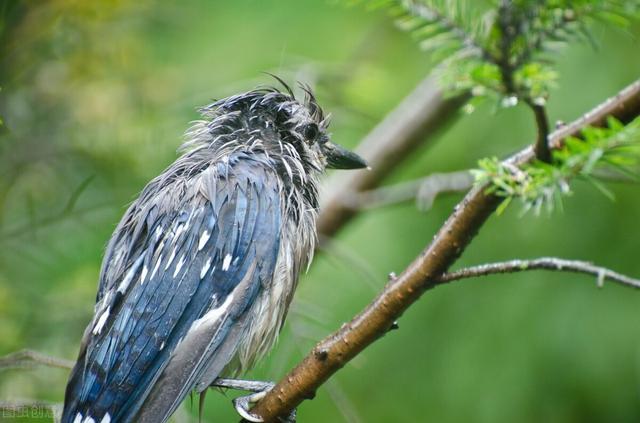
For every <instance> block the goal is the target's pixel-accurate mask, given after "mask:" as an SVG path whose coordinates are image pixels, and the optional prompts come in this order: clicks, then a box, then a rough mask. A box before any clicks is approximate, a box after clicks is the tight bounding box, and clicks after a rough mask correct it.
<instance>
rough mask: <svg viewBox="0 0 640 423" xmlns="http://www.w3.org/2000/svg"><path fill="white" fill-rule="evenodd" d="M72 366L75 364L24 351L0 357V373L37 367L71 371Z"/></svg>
mask: <svg viewBox="0 0 640 423" xmlns="http://www.w3.org/2000/svg"><path fill="white" fill-rule="evenodd" d="M74 364H75V362H74V361H71V360H65V359H63V358H57V357H53V356H49V355H45V354H42V353H39V352H37V351H33V350H26V349H25V350H20V351H18V352H14V353H11V354H8V355H5V356H4V357H0V371H3V370H10V369H24V368H31V367H36V366H38V365H42V366H47V367H57V368H59V369H71V368H73V365H74Z"/></svg>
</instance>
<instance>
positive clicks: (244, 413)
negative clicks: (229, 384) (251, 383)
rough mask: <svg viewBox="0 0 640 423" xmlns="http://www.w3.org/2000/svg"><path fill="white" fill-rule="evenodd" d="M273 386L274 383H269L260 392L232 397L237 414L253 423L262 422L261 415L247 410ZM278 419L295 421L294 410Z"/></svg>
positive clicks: (283, 422)
mask: <svg viewBox="0 0 640 423" xmlns="http://www.w3.org/2000/svg"><path fill="white" fill-rule="evenodd" d="M273 386H274V384H271V386H269V387H268V388H267V389H265V390H263V391H261V392H257V393H255V394H251V395H246V396H243V397H238V398H236V399H234V400H233V406H234V407H235V409H236V411H237V412H238V414H240V417H242V418H243V419H245V420H247V421H250V422H255V423H262V422H264V420H263V419H262V417H260V416H258V415H256V414H253V413H252V412H251V411H249V410H250V408H251V405H252V404H255V403H257V402H258V401H260V400H261V399H262V398H264V397H265V396H266V395H267V392H269V391H270V390H271V389H272V388H273ZM279 420H280V421H281V422H282V423H296V410H295V409H294V410H293V411H291V413H290V414H289V415H288V416H287V417H285V418H282V417H281V418H279Z"/></svg>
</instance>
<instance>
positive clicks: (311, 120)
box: [62, 84, 366, 423]
mask: <svg viewBox="0 0 640 423" xmlns="http://www.w3.org/2000/svg"><path fill="white" fill-rule="evenodd" d="M283 85H284V84H283ZM302 88H303V89H304V91H305V95H304V98H303V99H301V100H298V99H296V97H295V96H294V94H293V93H292V90H291V89H290V88H289V87H287V86H286V85H284V88H283V89H276V88H261V89H256V90H253V91H249V92H246V93H243V94H239V95H235V96H232V97H229V98H226V99H223V100H219V101H216V102H214V103H213V104H211V105H209V106H206V107H204V108H202V109H201V113H202V120H199V121H196V122H195V123H194V124H193V126H192V127H191V129H189V130H188V131H187V133H186V141H185V143H184V144H183V146H182V147H181V150H180V151H181V153H182V155H181V156H180V157H179V158H178V159H177V160H176V161H175V162H174V163H173V164H171V165H170V166H169V167H168V168H167V169H166V170H165V171H164V172H162V174H160V175H159V176H158V177H156V178H155V179H153V180H152V181H151V182H150V183H149V184H148V185H147V186H146V187H145V188H144V189H143V190H142V193H141V194H140V196H139V198H138V199H136V200H135V201H134V202H133V204H131V206H130V207H129V209H128V210H127V211H126V213H125V215H124V217H123V218H122V220H121V221H120V223H119V225H118V226H117V228H116V229H115V231H114V233H113V235H112V237H111V240H110V241H109V244H108V246H107V249H106V253H105V257H104V261H103V264H102V269H101V273H100V281H99V287H98V294H97V299H96V304H95V310H94V316H93V319H92V321H91V322H90V324H89V325H88V327H87V329H86V331H85V334H84V337H83V340H82V344H81V347H80V353H79V357H78V360H77V363H76V365H75V367H74V369H73V371H72V373H71V376H70V379H69V382H68V385H67V389H66V395H65V403H64V411H63V417H62V422H63V423H110V422H111V423H114V422H133V421H135V422H153V423H158V422H164V421H166V420H167V419H168V418H169V417H170V416H171V415H172V413H174V412H175V410H176V408H177V407H178V406H179V405H180V403H181V402H182V401H183V400H184V399H185V397H186V396H187V395H189V393H191V392H194V391H195V392H197V393H203V392H205V391H206V390H207V388H208V387H209V386H210V385H211V384H212V383H213V382H214V381H215V380H216V379H217V378H218V377H220V376H222V375H224V376H236V375H239V374H241V373H243V372H245V371H246V370H248V369H250V368H251V367H252V366H253V365H254V363H255V362H256V360H258V359H259V358H260V357H261V356H263V355H264V354H265V353H266V352H267V351H269V350H270V349H271V347H272V346H273V344H274V342H275V340H276V338H277V336H278V333H279V331H280V329H281V328H282V325H283V322H284V319H285V316H286V314H287V309H288V307H289V304H290V302H291V299H292V296H293V293H294V290H295V287H296V284H297V281H298V276H299V274H300V272H301V271H302V270H304V269H306V267H307V265H308V264H309V262H310V260H311V259H312V256H313V251H314V248H315V244H316V228H315V222H316V217H317V214H318V178H319V176H320V175H321V174H322V172H323V171H324V170H325V169H326V168H340V169H355V168H362V167H366V163H365V161H364V160H363V159H362V158H360V157H359V156H358V155H356V154H355V153H352V152H350V151H348V150H346V149H344V148H343V147H341V146H339V145H338V144H335V143H333V142H331V140H330V139H329V135H328V133H327V125H328V118H327V117H325V115H324V113H323V111H322V109H321V108H320V106H319V105H318V103H317V101H316V99H315V98H314V96H313V94H312V92H311V90H310V89H309V88H306V87H302ZM237 404H239V405H240V406H237V408H238V409H239V411H240V412H241V414H242V415H243V416H244V417H245V418H249V419H254V420H256V421H259V418H257V416H254V415H252V414H250V412H249V411H248V408H247V401H242V402H238V403H237Z"/></svg>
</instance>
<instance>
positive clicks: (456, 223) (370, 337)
mask: <svg viewBox="0 0 640 423" xmlns="http://www.w3.org/2000/svg"><path fill="white" fill-rule="evenodd" d="M638 115H640V81H636V82H634V83H633V84H631V85H630V86H628V87H627V88H625V89H624V90H622V91H621V92H620V93H619V94H618V95H616V96H615V97H613V98H611V99H609V100H607V101H605V102H604V103H602V104H601V105H599V106H597V107H596V108H594V109H593V110H591V111H590V112H588V113H586V114H585V115H583V116H582V117H580V118H578V119H577V120H575V121H574V122H572V123H571V124H569V125H566V126H564V127H562V128H560V129H558V130H557V131H555V132H554V133H552V134H551V135H550V137H549V138H550V145H551V146H552V147H555V148H557V147H558V146H560V145H561V144H562V141H563V140H564V139H565V138H566V137H567V136H579V135H580V131H581V129H582V128H584V127H585V126H602V125H604V124H605V123H606V119H607V117H608V116H615V117H616V118H617V119H618V120H620V121H622V122H623V123H627V122H629V121H630V120H632V119H633V118H635V117H637V116H638ZM534 157H535V156H534V151H533V148H532V147H531V146H529V147H527V148H525V149H524V150H522V151H521V152H519V153H517V154H516V155H514V156H512V157H511V158H510V159H508V161H509V162H510V163H512V164H514V165H518V164H522V163H525V162H528V161H531V160H532V159H533V158H534ZM485 190H486V187H485V186H479V187H475V188H473V189H472V190H471V191H470V192H469V193H468V194H467V195H466V196H465V197H464V199H463V200H462V201H461V202H460V203H459V204H458V205H457V206H456V208H455V209H454V212H453V214H452V215H451V216H450V217H449V218H448V219H447V221H446V222H445V223H444V225H443V226H442V228H441V229H440V231H439V232H438V233H437V235H436V236H435V238H434V239H433V241H432V242H431V243H430V244H429V245H428V246H427V247H426V248H425V249H424V250H423V251H422V252H421V253H420V255H418V257H416V259H415V260H414V261H413V262H412V263H411V264H410V265H409V266H408V267H407V268H406V269H405V270H404V272H402V274H400V275H399V276H398V277H397V278H392V279H391V280H390V281H389V283H388V284H387V285H386V287H385V288H384V290H383V291H382V292H381V293H380V294H379V295H378V296H377V297H376V298H375V299H374V300H373V301H372V302H371V303H370V304H369V305H368V306H367V307H366V308H365V309H364V310H363V311H362V312H360V313H359V314H358V315H356V316H355V317H354V318H353V319H352V320H351V321H350V322H348V323H346V324H344V325H343V326H342V327H341V328H340V329H339V330H338V331H336V332H335V333H333V334H331V335H329V336H328V337H327V338H325V339H324V340H322V341H320V342H319V343H318V344H317V345H316V346H315V347H314V348H313V349H312V350H311V352H310V353H309V354H308V355H307V356H306V357H305V358H304V359H303V360H302V362H300V363H299V364H298V365H297V366H296V367H295V368H294V369H293V370H291V371H290V372H289V374H287V375H286V376H285V377H284V378H283V379H282V380H281V381H280V382H279V383H278V384H277V385H276V386H275V387H274V389H273V390H271V391H270V392H269V393H267V395H266V396H265V397H264V398H263V399H262V400H261V401H260V402H258V404H256V406H255V407H254V408H253V409H252V413H254V414H256V415H258V416H260V417H261V418H262V419H264V420H265V421H274V420H275V419H276V418H277V417H278V416H283V415H287V414H288V413H289V412H290V411H291V410H292V409H294V408H295V407H297V406H298V405H299V404H300V403H301V402H302V401H304V400H305V399H308V398H312V397H313V396H314V394H315V391H316V390H317V389H318V387H320V386H321V385H322V384H323V383H324V382H325V381H326V380H327V379H329V377H331V376H332V375H333V374H334V373H335V372H337V371H338V370H339V369H340V368H342V367H343V366H344V365H345V364H346V363H347V362H349V361H350V360H351V359H353V358H354V357H355V356H356V355H358V354H359V353H360V352H361V351H362V350H364V349H365V348H366V347H367V346H369V345H370V344H371V343H373V342H374V341H376V340H377V339H379V338H381V337H382V336H383V335H384V334H385V333H387V331H388V330H389V329H390V328H391V327H393V324H394V322H395V321H396V320H397V319H398V318H399V317H400V316H401V315H402V313H403V312H404V311H405V310H406V309H407V308H408V307H409V306H411V304H413V303H414V302H415V301H417V300H418V298H420V296H421V295H422V294H423V293H424V292H425V291H427V290H429V289H431V288H433V287H434V286H436V285H437V281H438V277H440V276H441V275H442V274H443V273H445V272H446V271H447V270H448V268H449V267H450V266H451V265H452V264H453V263H454V262H455V261H456V259H457V258H458V257H459V256H460V254H461V253H462V252H463V251H464V249H465V248H466V247H467V245H468V244H469V243H470V242H471V240H472V239H473V238H474V237H475V235H476V234H477V232H478V231H479V230H480V228H481V227H482V225H483V224H484V223H485V222H486V220H487V219H488V218H489V216H491V215H492V214H493V212H494V211H495V210H496V208H497V207H498V205H499V204H500V202H501V201H502V200H501V199H500V198H498V197H495V196H492V195H488V194H486V193H485ZM338 221H339V220H335V221H334V223H333V224H331V225H329V224H326V226H325V229H330V230H333V231H335V230H336V228H337V226H336V224H335V222H338Z"/></svg>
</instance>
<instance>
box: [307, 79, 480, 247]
mask: <svg viewBox="0 0 640 423" xmlns="http://www.w3.org/2000/svg"><path fill="white" fill-rule="evenodd" d="M468 99H469V95H468V94H461V95H458V96H455V97H447V98H444V97H443V95H442V91H441V90H440V89H439V88H438V83H437V81H436V78H435V77H434V76H429V77H427V78H425V79H424V80H422V82H420V84H418V86H417V87H416V88H415V89H414V90H413V91H412V92H411V93H410V94H409V95H408V96H407V97H406V98H405V99H404V100H403V101H402V102H401V103H400V104H399V105H398V106H397V107H396V108H395V109H394V110H392V111H391V113H389V114H388V115H387V116H386V117H385V118H384V119H383V120H382V122H380V123H379V124H378V125H377V126H376V127H375V128H374V129H373V130H372V131H371V132H370V133H369V134H368V135H367V136H366V137H365V138H364V140H363V141H362V143H360V145H359V146H358V148H357V152H358V153H359V154H360V155H362V157H364V158H365V159H367V161H368V163H369V166H370V167H371V170H368V171H367V170H363V171H359V172H352V173H350V174H349V176H347V177H346V178H345V175H342V174H341V175H340V182H335V183H332V181H329V183H327V185H326V186H328V187H332V188H333V189H332V190H331V191H329V192H327V194H326V195H325V196H324V198H323V201H322V207H321V209H322V212H321V213H320V216H319V218H318V225H317V227H318V232H319V233H320V234H323V235H326V236H331V235H334V234H335V233H336V232H337V231H338V230H339V229H340V228H342V227H343V226H344V225H345V224H346V223H347V222H348V221H349V220H351V218H352V217H353V216H355V215H356V214H357V212H358V210H357V208H356V209H354V208H352V207H350V206H349V205H348V204H349V199H350V198H351V197H352V196H353V195H354V193H358V192H360V191H364V190H367V189H371V188H374V187H376V186H378V185H379V184H380V182H381V181H382V180H384V179H385V178H386V177H387V176H388V175H389V174H391V173H392V172H393V170H395V169H396V168H397V167H399V165H400V164H401V163H402V161H403V160H404V159H405V158H406V157H407V156H409V155H410V154H411V153H412V152H413V151H414V150H415V149H416V148H418V147H419V146H421V145H424V144H426V143H427V142H428V141H430V140H432V139H434V138H435V137H434V135H435V134H436V133H437V132H439V131H440V130H442V129H443V128H444V127H446V126H447V125H448V124H449V123H450V122H451V121H452V120H453V117H454V116H456V114H457V113H458V110H459V108H460V106H462V105H463V104H464V103H465V102H466V101H467V100H468Z"/></svg>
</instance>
